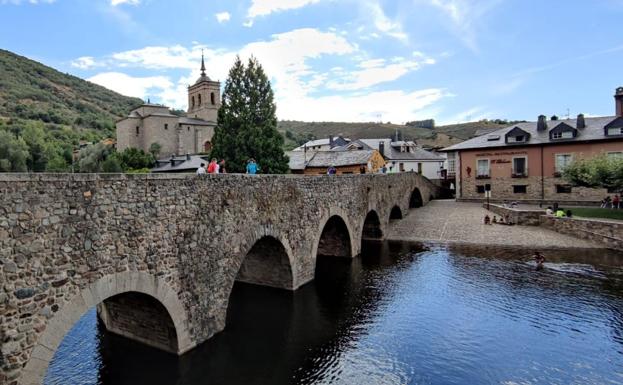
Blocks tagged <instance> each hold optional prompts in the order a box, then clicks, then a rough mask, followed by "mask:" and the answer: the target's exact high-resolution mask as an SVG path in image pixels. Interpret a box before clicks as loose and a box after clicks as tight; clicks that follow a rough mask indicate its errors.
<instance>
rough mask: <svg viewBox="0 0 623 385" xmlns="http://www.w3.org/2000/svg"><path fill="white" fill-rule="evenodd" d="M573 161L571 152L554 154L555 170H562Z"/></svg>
mask: <svg viewBox="0 0 623 385" xmlns="http://www.w3.org/2000/svg"><path fill="white" fill-rule="evenodd" d="M571 162H573V155H571V154H556V172H563V171H564V169H565V168H567V166H569V165H570V164H571Z"/></svg>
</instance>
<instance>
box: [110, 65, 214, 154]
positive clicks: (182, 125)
mask: <svg viewBox="0 0 623 385" xmlns="http://www.w3.org/2000/svg"><path fill="white" fill-rule="evenodd" d="M220 87H221V85H220V83H219V82H216V81H212V80H211V79H210V78H209V77H208V76H207V75H206V72H205V62H204V60H203V57H202V58H201V76H200V77H199V79H197V81H196V82H195V84H193V85H192V86H189V87H188V111H187V114H186V115H187V116H185V117H179V116H177V115H173V114H172V113H171V111H170V110H169V108H168V107H166V106H162V105H157V104H149V103H148V104H143V105H142V106H139V107H137V108H135V109H134V110H132V111H131V112H130V114H129V115H128V116H127V117H125V118H123V119H121V120H119V121H118V122H117V125H116V126H117V149H118V150H119V151H123V150H125V149H126V148H138V149H141V150H143V151H145V152H148V151H149V148H150V147H151V145H152V144H153V143H158V144H160V146H161V150H160V154H161V155H165V156H169V155H186V154H199V153H204V152H208V151H210V150H211V148H212V136H213V135H214V128H215V127H216V121H217V117H218V110H219V108H220V106H221V93H220Z"/></svg>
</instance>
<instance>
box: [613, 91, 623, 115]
mask: <svg viewBox="0 0 623 385" xmlns="http://www.w3.org/2000/svg"><path fill="white" fill-rule="evenodd" d="M614 100H615V103H616V111H617V116H618V117H623V87H619V88H617V91H616V94H615V95H614Z"/></svg>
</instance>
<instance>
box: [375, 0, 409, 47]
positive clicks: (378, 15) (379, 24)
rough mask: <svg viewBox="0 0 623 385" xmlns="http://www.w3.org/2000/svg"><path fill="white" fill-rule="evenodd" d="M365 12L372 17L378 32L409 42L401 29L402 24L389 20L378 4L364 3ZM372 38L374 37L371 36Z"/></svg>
mask: <svg viewBox="0 0 623 385" xmlns="http://www.w3.org/2000/svg"><path fill="white" fill-rule="evenodd" d="M364 5H365V6H366V8H367V11H368V12H369V13H370V15H371V16H372V23H373V24H374V26H375V27H376V29H378V30H379V31H380V32H382V33H383V34H385V35H387V36H391V37H393V38H396V39H398V40H401V41H403V42H406V41H408V40H409V36H408V35H407V34H406V33H405V32H404V30H403V29H402V24H401V23H399V22H397V21H395V20H391V19H390V18H389V17H387V15H386V14H385V12H384V11H383V8H382V7H381V5H380V4H379V3H378V2H365V3H364ZM371 37H374V35H371Z"/></svg>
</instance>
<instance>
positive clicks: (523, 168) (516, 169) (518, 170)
mask: <svg viewBox="0 0 623 385" xmlns="http://www.w3.org/2000/svg"><path fill="white" fill-rule="evenodd" d="M527 163H528V159H527V158H526V157H519V158H513V171H512V173H513V176H514V177H521V176H528V167H527Z"/></svg>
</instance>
